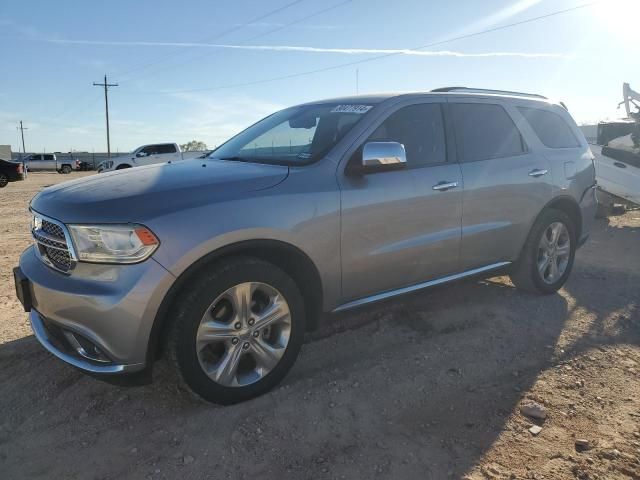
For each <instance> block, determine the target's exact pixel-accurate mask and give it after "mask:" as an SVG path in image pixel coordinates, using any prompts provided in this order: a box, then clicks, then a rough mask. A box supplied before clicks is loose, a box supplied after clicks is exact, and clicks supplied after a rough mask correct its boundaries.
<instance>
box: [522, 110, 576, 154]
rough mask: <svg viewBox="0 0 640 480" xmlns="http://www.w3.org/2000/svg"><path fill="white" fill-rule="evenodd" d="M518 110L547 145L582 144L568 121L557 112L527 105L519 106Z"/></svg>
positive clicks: (570, 146) (551, 146) (574, 145)
mask: <svg viewBox="0 0 640 480" xmlns="http://www.w3.org/2000/svg"><path fill="white" fill-rule="evenodd" d="M518 110H519V111H520V113H521V114H522V116H523V117H524V118H525V120H526V121H527V123H528V124H529V125H531V128H532V129H533V131H534V132H536V135H537V136H538V138H539V139H540V141H541V142H542V143H543V144H544V146H545V147H549V148H575V147H579V146H580V143H579V142H578V140H577V139H576V136H575V135H574V134H573V132H572V131H571V128H570V127H569V125H567V122H565V121H564V119H563V118H562V117H561V116H560V115H558V114H557V113H554V112H549V111H547V110H540V109H539V108H527V107H518Z"/></svg>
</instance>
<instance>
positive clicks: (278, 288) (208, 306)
mask: <svg viewBox="0 0 640 480" xmlns="http://www.w3.org/2000/svg"><path fill="white" fill-rule="evenodd" d="M187 289H188V292H187V293H186V294H185V295H184V296H182V298H181V299H180V300H179V301H178V303H177V304H176V305H175V307H174V312H173V313H174V323H173V326H172V330H171V331H170V334H169V339H168V341H169V353H170V356H171V358H172V359H173V361H174V363H175V366H176V367H177V369H178V372H179V374H180V376H181V378H182V380H184V382H185V383H186V384H187V385H188V386H189V387H190V388H191V390H193V391H194V392H195V393H197V394H198V395H200V396H201V397H203V398H204V399H206V400H209V401H211V402H215V403H220V404H232V403H237V402H241V401H244V400H248V399H250V398H253V397H256V396H258V395H261V394H263V393H265V392H267V391H268V390H270V389H271V388H273V387H274V386H275V385H277V384H278V383H279V382H280V381H281V380H282V379H283V378H284V376H285V375H286V374H287V372H288V371H289V369H290V368H291V367H292V366H293V363H294V362H295V359H296V357H297V356H298V353H299V351H300V348H301V346H302V342H303V338H304V332H305V317H304V304H303V300H302V296H301V294H300V291H299V290H298V287H297V285H296V284H295V282H294V281H293V280H292V279H291V277H289V276H288V275H287V274H286V273H285V272H283V271H282V270H280V269H279V268H278V267H276V266H275V265H272V264H270V263H267V262H264V261H262V260H258V259H253V258H246V257H238V258H234V259H229V260H225V261H223V262H221V263H220V264H218V266H217V267H215V268H213V269H212V270H210V271H207V272H206V273H203V274H201V275H200V276H198V277H197V278H195V279H194V280H193V281H192V282H191V283H190V285H189V287H187Z"/></svg>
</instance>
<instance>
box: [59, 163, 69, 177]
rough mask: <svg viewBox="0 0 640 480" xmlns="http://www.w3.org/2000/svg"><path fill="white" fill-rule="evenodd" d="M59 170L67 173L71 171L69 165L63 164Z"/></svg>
mask: <svg viewBox="0 0 640 480" xmlns="http://www.w3.org/2000/svg"><path fill="white" fill-rule="evenodd" d="M60 172H61V173H63V174H65V175H68V174H69V173H71V167H70V166H69V165H63V166H62V168H61V169H60Z"/></svg>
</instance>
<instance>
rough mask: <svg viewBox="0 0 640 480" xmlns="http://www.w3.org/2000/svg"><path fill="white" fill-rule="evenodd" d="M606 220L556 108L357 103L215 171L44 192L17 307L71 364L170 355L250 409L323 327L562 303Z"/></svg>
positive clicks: (472, 98) (327, 108) (184, 374)
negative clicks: (580, 253) (586, 247)
mask: <svg viewBox="0 0 640 480" xmlns="http://www.w3.org/2000/svg"><path fill="white" fill-rule="evenodd" d="M134 157H135V156H134ZM137 158H140V157H137ZM596 206H597V204H596V197H595V169H594V165H593V161H592V154H591V152H590V151H589V146H588V145H587V142H586V141H585V138H584V135H582V133H581V132H580V130H579V129H578V128H577V126H576V124H575V122H574V121H573V119H572V118H571V116H570V115H569V113H568V111H567V110H566V109H565V108H563V107H562V106H561V105H559V104H555V103H553V102H550V101H548V100H547V99H545V98H544V97H540V96H537V95H527V94H518V93H509V92H497V91H486V90H471V89H461V88H447V89H440V90H438V91H437V92H429V93H422V94H418V93H414V94H406V95H380V96H355V97H346V98H340V99H335V100H327V101H320V102H314V103H308V104H304V105H299V106H295V107H291V108H287V109H284V110H282V111H280V112H277V113H275V114H273V115H271V116H269V117H267V118H265V119H263V120H261V121H260V122H258V123H256V124H255V125H253V126H251V127H249V128H248V129H246V130H244V131H243V132H241V133H240V134H238V135H237V136H235V137H234V138H232V139H231V140H229V141H228V142H226V143H225V144H223V145H222V146H221V147H219V148H218V149H216V150H215V151H214V152H212V153H211V155H210V156H209V157H207V158H206V159H204V160H201V159H198V160H192V161H184V162H175V163H171V164H169V163H164V164H163V165H150V166H147V167H141V168H138V169H135V171H130V172H128V173H125V172H120V173H118V172H116V173H113V174H111V175H106V176H102V177H95V176H93V177H88V178H86V179H82V180H79V181H76V182H74V184H73V185H67V184H61V185H56V186H53V187H49V188H46V189H44V190H43V191H42V192H41V193H39V194H38V195H37V196H36V197H35V198H34V199H33V200H32V202H31V210H32V213H33V220H32V234H33V237H34V239H35V245H33V246H32V247H30V248H28V249H27V250H26V251H25V252H24V253H23V254H22V257H21V258H20V266H19V267H17V268H16V269H15V271H14V273H15V279H16V290H17V294H18V298H20V300H21V302H22V304H23V305H24V308H25V309H26V310H27V311H30V320H31V325H32V327H33V330H34V332H35V335H36V337H37V338H38V340H39V341H40V342H41V343H42V344H43V346H44V347H45V348H47V349H48V350H49V351H50V352H51V353H53V354H54V355H55V356H57V357H58V358H60V359H62V360H64V361H66V362H68V363H70V364H72V365H75V366H76V367H78V368H80V369H83V370H86V371H89V372H94V373H103V374H121V373H127V372H132V371H136V370H142V369H146V368H149V367H150V366H151V365H152V364H153V362H154V360H155V359H156V358H157V357H158V355H160V354H161V353H164V354H165V355H167V356H168V358H169V359H170V360H171V362H172V365H173V366H175V368H176V369H177V370H178V372H179V374H180V377H181V378H182V380H183V381H184V382H185V383H186V384H187V385H188V386H189V387H190V388H191V389H193V390H194V391H195V392H197V393H198V394H199V395H201V396H202V397H204V398H206V399H207V400H210V401H214V402H219V403H234V402H239V401H243V400H247V399H249V398H252V397H255V396H257V395H260V394H262V393H264V392H266V391H267V390H269V389H271V388H272V387H274V386H275V385H276V384H278V382H280V380H282V378H283V377H284V376H285V375H286V373H287V372H288V371H289V369H290V368H291V366H292V365H293V363H294V361H295V359H296V357H297V355H298V353H299V351H300V348H301V346H302V343H303V339H304V335H305V331H306V330H307V329H310V328H314V327H315V326H316V325H317V322H318V321H319V319H320V318H321V316H320V315H319V313H320V312H322V311H324V312H342V311H346V310H349V309H353V308H357V307H360V306H363V305H368V304H371V303H373V302H376V301H380V300H385V299H389V298H391V297H395V296H397V295H400V294H404V293H408V292H413V291H417V290H420V289H423V288H427V287H431V286H435V285H439V284H443V283H446V282H450V281H454V280H458V279H462V278H465V277H470V276H475V275H480V274H482V275H487V276H490V275H492V274H495V273H496V272H504V271H506V272H507V273H509V274H510V275H511V279H512V280H513V283H514V284H515V286H516V287H517V288H519V289H522V290H525V291H530V292H537V293H542V294H551V293H554V292H556V291H557V290H558V289H560V288H561V287H562V285H564V283H565V281H566V280H567V278H568V276H569V273H570V272H571V269H572V266H573V262H574V255H575V253H576V250H577V248H578V247H579V246H580V245H582V244H583V243H584V242H585V241H586V240H587V237H588V236H589V230H590V227H591V224H592V222H593V219H594V215H595V211H596ZM34 368H37V367H34Z"/></svg>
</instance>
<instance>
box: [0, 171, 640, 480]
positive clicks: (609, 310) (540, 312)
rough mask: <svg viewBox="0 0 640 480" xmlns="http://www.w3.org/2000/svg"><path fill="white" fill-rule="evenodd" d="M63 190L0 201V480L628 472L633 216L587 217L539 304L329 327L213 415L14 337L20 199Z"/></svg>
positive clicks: (637, 349)
mask: <svg viewBox="0 0 640 480" xmlns="http://www.w3.org/2000/svg"><path fill="white" fill-rule="evenodd" d="M76 175H78V174H72V175H71V176H76ZM66 179H69V176H62V175H58V174H39V175H38V174H33V175H31V176H29V178H28V179H27V181H25V182H20V183H17V184H10V185H9V186H8V187H7V188H5V189H2V190H0V198H1V199H2V202H0V212H1V218H2V219H3V222H2V227H1V228H0V246H1V250H0V255H2V261H1V262H0V276H1V278H0V295H1V302H0V303H1V305H0V478H2V479H22V478H51V479H53V478H55V479H67V478H68V479H139V478H140V479H142V478H153V479H173V478H180V479H182V480H188V479H209V478H210V479H218V478H220V479H222V478H291V479H325V478H326V479H334V478H336V479H340V478H345V479H354V478H366V479H370V478H394V479H413V478H415V479H448V478H467V479H474V480H476V479H521V478H524V479H573V478H577V479H581V480H584V479H640V395H639V394H640V212H639V211H636V212H629V213H627V214H625V215H623V216H618V217H612V218H610V219H608V220H599V221H598V222H597V223H596V225H595V227H594V231H593V234H592V238H591V240H590V241H589V242H588V243H587V245H585V247H583V248H582V249H581V250H580V251H579V253H578V255H577V258H576V264H575V268H574V271H573V274H572V276H571V278H570V280H569V282H568V283H567V285H566V287H565V288H564V289H563V290H562V291H561V292H560V293H559V294H557V295H552V296H546V297H540V296H534V295H526V294H523V293H520V292H518V291H516V290H515V289H514V288H513V286H512V285H511V283H510V282H509V280H508V279H507V278H506V277H497V278H492V279H489V280H486V281H477V280H475V281H468V282H466V283H461V284H456V285H448V286H445V287H442V288H439V289H437V290H431V291H429V292H425V293H419V294H415V295H413V296H410V297H405V298H403V299H401V300H400V301H395V302H391V303H387V304H385V305H382V306H377V307H375V308H370V309H368V310H364V311H359V312H357V313H353V314H349V315H340V316H334V317H329V318H327V319H326V322H325V323H324V326H323V327H322V329H321V330H320V331H319V332H316V333H314V334H313V335H312V336H311V337H310V338H309V340H308V342H307V343H306V345H305V347H304V348H303V350H302V353H301V355H300V357H299V359H298V362H297V364H296V366H295V367H294V369H293V370H292V372H291V373H290V374H289V376H288V377H287V378H286V379H285V381H284V383H283V384H282V385H281V386H280V387H279V388H277V389H275V390H274V391H273V392H272V393H270V394H267V395H265V396H263V397H261V398H258V399H256V400H253V401H250V402H246V403H244V404H241V405H236V406H231V407H216V406H212V405H209V404H206V403H204V402H202V401H199V400H196V399H194V398H193V397H191V396H189V395H187V394H185V393H184V392H181V391H178V390H177V389H176V387H174V386H173V384H171V383H170V382H169V381H168V380H166V379H165V377H164V376H163V375H161V374H158V373H157V371H156V373H155V374H154V376H155V377H156V378H154V382H153V383H152V384H148V385H139V386H123V385H114V384H112V383H106V382H104V381H102V380H99V379H96V378H93V377H90V376H87V375H83V374H82V373H80V372H78V371H76V370H75V369H73V368H72V367H69V366H67V365H65V364H63V363H61V362H60V361H58V360H56V359H55V358H53V357H52V356H51V355H49V354H48V353H47V352H45V351H44V350H43V349H42V348H41V347H40V346H39V345H38V343H37V342H36V340H35V339H34V338H33V337H32V336H31V334H30V330H29V327H28V324H27V321H26V315H25V314H24V313H23V312H22V311H21V309H20V307H19V305H18V302H17V301H16V300H14V293H13V284H12V278H11V268H12V267H13V266H14V265H15V264H17V261H18V256H19V254H20V252H21V251H22V250H23V249H24V248H25V247H26V246H27V245H28V244H29V243H30V239H29V232H28V220H29V215H28V212H27V206H28V203H29V199H30V198H31V197H32V196H33V195H34V194H35V193H36V192H37V191H38V190H39V189H40V188H41V187H43V186H45V185H48V184H52V183H56V182H60V181H63V180H66ZM531 400H533V401H536V402H538V403H540V404H541V405H543V406H544V407H545V408H546V412H547V418H546V420H544V421H533V420H531V419H530V418H528V417H525V416H523V415H522V414H521V413H520V411H519V407H520V406H521V405H522V404H523V402H525V403H526V402H528V401H531ZM536 424H537V425H539V426H541V427H542V430H541V431H540V433H538V434H537V435H534V434H532V433H530V432H529V428H530V427H532V426H533V425H536ZM577 439H578V440H581V439H584V440H587V441H588V445H587V446H586V449H585V450H581V449H576V440H577Z"/></svg>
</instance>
